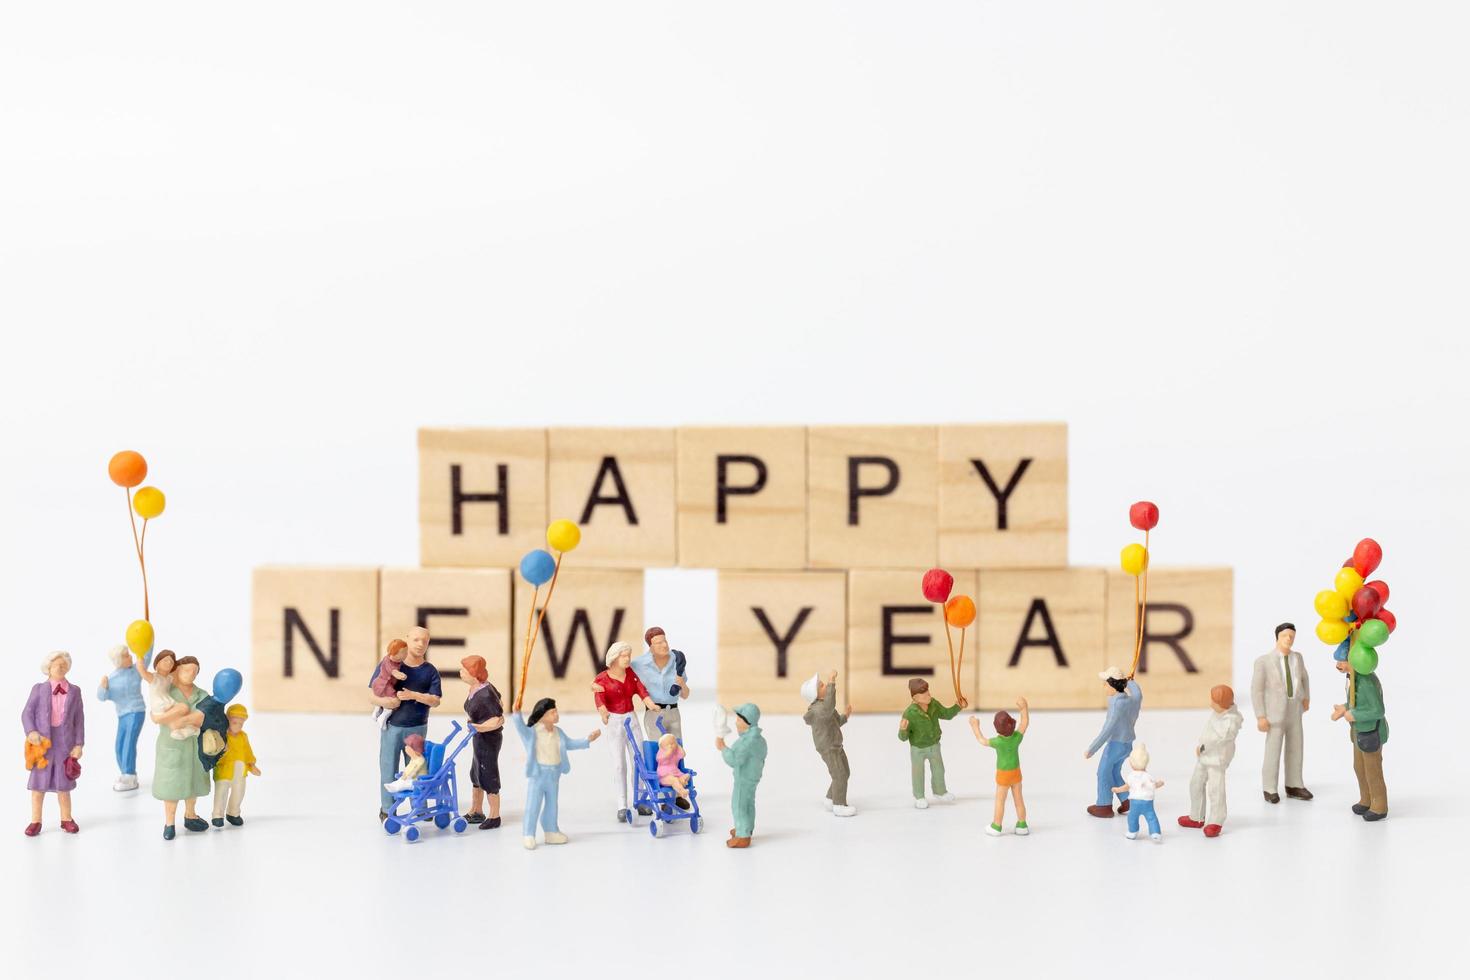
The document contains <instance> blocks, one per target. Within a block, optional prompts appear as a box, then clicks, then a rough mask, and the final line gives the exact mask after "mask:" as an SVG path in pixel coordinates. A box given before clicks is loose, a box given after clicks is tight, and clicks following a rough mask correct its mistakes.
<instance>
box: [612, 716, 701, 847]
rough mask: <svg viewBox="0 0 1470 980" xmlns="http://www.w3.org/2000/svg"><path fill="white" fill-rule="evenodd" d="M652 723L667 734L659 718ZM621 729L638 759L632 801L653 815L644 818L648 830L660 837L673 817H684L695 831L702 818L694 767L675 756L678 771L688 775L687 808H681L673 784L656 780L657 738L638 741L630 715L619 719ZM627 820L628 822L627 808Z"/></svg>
mask: <svg viewBox="0 0 1470 980" xmlns="http://www.w3.org/2000/svg"><path fill="white" fill-rule="evenodd" d="M655 724H657V725H658V731H659V734H660V735H665V734H667V732H666V731H665V729H664V723H663V721H662V719H660V720H659V721H657V722H656V723H655ZM623 733H624V735H625V736H626V738H627V739H628V744H630V745H631V746H633V758H634V759H636V760H637V763H638V775H637V777H636V778H635V779H634V781H633V805H634V806H635V807H638V806H645V807H648V808H649V809H650V810H652V811H653V819H652V820H650V821H649V822H648V832H649V833H650V834H651V835H653V836H654V837H662V836H663V835H664V833H665V831H667V830H668V826H669V824H672V823H673V822H674V821H675V820H688V821H689V832H690V833H691V834H697V833H699V832H700V830H702V829H703V827H704V819H703V818H702V817H701V816H700V815H699V791H698V790H696V789H695V788H694V776H695V772H694V770H693V769H690V768H689V767H688V766H686V765H684V760H682V759H680V760H679V771H680V772H682V773H686V774H687V775H688V776H689V777H690V779H689V809H687V810H681V809H680V808H679V807H678V805H677V804H676V803H675V802H674V801H675V800H677V799H678V798H679V797H678V794H677V793H675V792H674V789H673V787H672V786H663V785H661V784H660V783H659V781H658V742H640V741H639V740H638V738H637V736H635V735H634V734H633V719H631V718H629V719H627V720H626V721H624V722H623ZM679 744H680V746H682V745H683V744H684V743H683V742H682V741H681V742H680V743H679ZM628 822H629V823H631V822H632V816H631V811H630V814H629V821H628Z"/></svg>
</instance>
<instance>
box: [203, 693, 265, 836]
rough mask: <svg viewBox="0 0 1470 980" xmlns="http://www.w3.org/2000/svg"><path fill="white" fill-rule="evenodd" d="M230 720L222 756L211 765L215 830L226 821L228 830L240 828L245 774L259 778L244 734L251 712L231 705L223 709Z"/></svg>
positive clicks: (248, 737)
mask: <svg viewBox="0 0 1470 980" xmlns="http://www.w3.org/2000/svg"><path fill="white" fill-rule="evenodd" d="M225 717H226V718H229V719H230V733H229V735H227V736H226V737H225V754H224V755H222V756H220V759H219V762H217V763H215V766H214V820H213V821H212V823H213V824H214V825H215V826H216V827H223V826H224V825H225V821H226V820H228V821H229V822H230V826H231V827H243V826H244V825H245V818H244V817H242V816H240V804H241V803H242V802H244V800H245V774H246V773H247V772H248V773H250V775H252V776H259V775H260V770H259V769H257V768H255V751H254V750H253V749H252V748H251V747H250V736H249V735H246V734H245V719H246V718H249V717H250V712H249V711H247V710H245V706H244V705H243V704H232V705H230V706H229V707H228V708H226V709H225Z"/></svg>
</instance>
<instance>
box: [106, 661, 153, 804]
mask: <svg viewBox="0 0 1470 980" xmlns="http://www.w3.org/2000/svg"><path fill="white" fill-rule="evenodd" d="M107 659H108V660H110V661H112V666H113V670H112V673H110V674H106V675H104V676H103V678H102V681H101V683H100V684H99V685H98V686H97V700H99V701H111V702H112V706H113V708H114V709H116V711H117V739H116V741H115V742H114V743H113V746H112V751H113V754H114V755H115V756H116V757H117V772H118V776H117V781H116V782H114V783H113V784H112V788H113V789H114V790H116V791H117V792H120V793H121V792H126V791H128V790H134V789H137V788H138V736H139V735H140V734H142V731H143V720H144V718H145V717H146V716H147V704H146V702H144V700H143V681H142V678H140V677H139V676H138V672H137V671H136V670H134V669H133V655H132V654H131V653H129V652H128V648H127V647H125V646H116V647H113V648H112V649H111V650H109V651H108V652H107Z"/></svg>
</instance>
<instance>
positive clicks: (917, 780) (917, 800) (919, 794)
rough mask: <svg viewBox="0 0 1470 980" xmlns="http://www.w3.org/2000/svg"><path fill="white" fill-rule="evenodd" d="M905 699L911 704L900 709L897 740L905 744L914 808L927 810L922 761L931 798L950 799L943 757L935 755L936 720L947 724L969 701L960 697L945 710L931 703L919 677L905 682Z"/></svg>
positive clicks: (937, 724)
mask: <svg viewBox="0 0 1470 980" xmlns="http://www.w3.org/2000/svg"><path fill="white" fill-rule="evenodd" d="M909 697H910V698H912V699H913V704H911V705H909V706H908V707H907V708H905V709H904V710H903V717H902V718H901V719H899V722H898V740H899V741H900V742H907V743H909V763H910V764H911V765H912V767H913V780H914V808H915V809H918V810H927V809H928V808H929V801H928V800H926V799H924V760H926V759H927V760H928V761H929V780H930V782H931V783H932V784H933V787H934V795H935V796H937V797H939V798H940V799H941V800H945V801H949V800H953V799H954V794H953V793H951V792H950V791H949V789H948V787H946V786H945V785H944V756H942V755H940V753H939V738H940V735H941V734H943V733H942V732H940V730H939V722H940V720H941V719H942V720H944V721H948V720H949V719H951V718H953V717H954V716H955V715H957V714H959V713H960V710H961V709H962V708H968V707H969V706H970V702H968V701H966V700H965V698H964V695H960V700H959V702H958V703H957V704H955V705H954V707H952V708H946V707H945V706H944V705H942V704H940V703H939V702H938V701H935V700H934V695H932V694H930V693H929V682H928V681H926V680H924V679H923V678H921V677H914V678H911V679H910V680H909Z"/></svg>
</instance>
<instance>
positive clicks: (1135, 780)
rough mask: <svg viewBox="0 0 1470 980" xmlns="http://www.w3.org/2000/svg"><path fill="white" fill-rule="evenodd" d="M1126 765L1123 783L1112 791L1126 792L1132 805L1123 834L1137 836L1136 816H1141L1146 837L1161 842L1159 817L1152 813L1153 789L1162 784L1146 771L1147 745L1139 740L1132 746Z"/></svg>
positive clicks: (1129, 836)
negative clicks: (1126, 769) (1127, 771)
mask: <svg viewBox="0 0 1470 980" xmlns="http://www.w3.org/2000/svg"><path fill="white" fill-rule="evenodd" d="M1128 765H1129V767H1130V771H1129V773H1128V775H1127V776H1125V777H1124V779H1123V785H1121V786H1114V787H1113V792H1114V793H1127V794H1128V798H1129V799H1130V800H1132V801H1133V805H1132V806H1130V807H1129V808H1128V833H1126V834H1124V835H1123V836H1124V837H1126V838H1128V839H1129V840H1136V839H1137V838H1138V818H1139V817H1142V818H1143V819H1145V820H1147V821H1148V839H1149V840H1151V841H1153V842H1154V843H1155V844H1159V843H1162V842H1163V840H1164V835H1163V834H1162V833H1160V831H1159V817H1158V814H1156V813H1154V790H1156V789H1158V788H1159V787H1160V786H1162V785H1164V781H1163V780H1162V779H1155V778H1154V777H1153V776H1151V775H1149V771H1148V746H1146V745H1144V744H1143V743H1142V742H1139V743H1138V744H1137V745H1135V746H1133V751H1132V752H1130V753H1129V754H1128Z"/></svg>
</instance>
